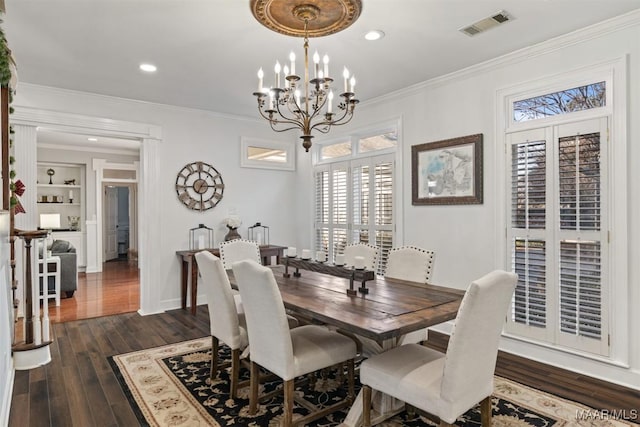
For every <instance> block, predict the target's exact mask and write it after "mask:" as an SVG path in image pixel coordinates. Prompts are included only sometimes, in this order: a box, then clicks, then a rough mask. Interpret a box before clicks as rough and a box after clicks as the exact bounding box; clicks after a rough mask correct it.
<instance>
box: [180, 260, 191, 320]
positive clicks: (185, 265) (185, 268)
mask: <svg viewBox="0 0 640 427" xmlns="http://www.w3.org/2000/svg"><path fill="white" fill-rule="evenodd" d="M188 282H189V262H188V261H186V260H185V259H183V260H182V274H181V283H180V303H181V306H182V309H183V310H186V309H187V286H188Z"/></svg>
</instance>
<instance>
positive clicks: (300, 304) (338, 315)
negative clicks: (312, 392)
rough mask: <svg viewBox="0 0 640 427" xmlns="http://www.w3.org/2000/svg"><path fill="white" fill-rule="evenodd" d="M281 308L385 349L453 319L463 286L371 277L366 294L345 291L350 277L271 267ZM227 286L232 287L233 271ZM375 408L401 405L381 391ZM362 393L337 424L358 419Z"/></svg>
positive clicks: (389, 410) (388, 411)
mask: <svg viewBox="0 0 640 427" xmlns="http://www.w3.org/2000/svg"><path fill="white" fill-rule="evenodd" d="M271 268H272V271H273V273H274V277H275V280H276V282H277V284H278V287H279V289H280V293H281V295H282V301H283V303H284V306H285V308H286V309H287V311H289V312H290V313H291V314H293V315H297V316H300V317H301V318H302V319H305V320H306V321H308V322H312V323H317V324H324V325H328V326H330V327H333V328H335V329H337V330H339V331H342V332H344V333H346V334H351V335H353V336H356V337H357V336H361V337H366V338H369V339H371V340H374V341H375V342H376V343H378V344H379V346H380V348H381V349H382V350H383V351H384V350H388V349H391V348H393V347H395V346H397V345H399V344H400V342H401V339H402V337H403V336H404V335H406V334H408V333H410V332H413V331H418V330H420V329H424V328H427V327H429V326H433V325H437V324H439V323H443V322H446V321H448V320H452V319H454V318H455V317H456V315H457V313H458V308H459V307H460V303H461V301H462V297H463V296H464V290H461V289H455V288H448V287H444V286H437V285H433V284H424V283H415V282H408V281H404V280H397V279H388V278H384V277H382V276H375V278H374V279H373V280H370V281H368V282H367V284H366V285H367V289H368V291H367V292H366V293H361V292H358V293H357V294H356V295H353V294H351V295H349V294H347V289H349V287H350V280H349V279H347V278H344V277H338V276H334V275H331V274H326V273H322V272H318V271H306V270H304V271H300V272H299V273H300V274H299V275H293V274H286V273H285V267H284V266H283V265H278V266H272V267H271ZM229 279H230V282H231V284H232V286H234V287H237V283H236V281H235V278H234V276H233V272H232V271H230V272H229ZM377 406H378V407H377V410H378V411H379V413H380V419H384V418H385V417H388V416H390V415H392V414H394V413H398V412H400V410H401V405H399V404H398V402H397V401H395V399H393V398H391V397H389V396H385V395H382V394H380V395H379V396H378V403H377ZM361 417H362V393H360V394H358V396H357V398H356V400H355V401H354V404H353V405H352V407H351V410H350V411H349V413H348V415H347V417H346V418H345V420H344V421H343V423H342V424H341V425H342V426H357V425H360V424H361Z"/></svg>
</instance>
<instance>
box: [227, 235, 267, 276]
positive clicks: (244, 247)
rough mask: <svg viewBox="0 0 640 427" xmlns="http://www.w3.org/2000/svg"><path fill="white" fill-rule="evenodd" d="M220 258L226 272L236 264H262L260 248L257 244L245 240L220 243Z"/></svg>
mask: <svg viewBox="0 0 640 427" xmlns="http://www.w3.org/2000/svg"><path fill="white" fill-rule="evenodd" d="M219 249H220V258H221V259H222V265H223V266H224V269H225V270H230V269H231V266H232V265H233V263H234V262H238V261H243V260H247V259H249V260H252V261H255V262H257V263H258V264H261V262H260V246H259V245H258V243H257V242H254V241H251V240H245V239H235V240H229V241H228V242H222V243H220V248H219Z"/></svg>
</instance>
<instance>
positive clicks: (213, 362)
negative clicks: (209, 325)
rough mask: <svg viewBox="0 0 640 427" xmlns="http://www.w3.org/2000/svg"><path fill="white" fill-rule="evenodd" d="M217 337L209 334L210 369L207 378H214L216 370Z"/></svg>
mask: <svg viewBox="0 0 640 427" xmlns="http://www.w3.org/2000/svg"><path fill="white" fill-rule="evenodd" d="M218 347H219V342H218V338H216V337H214V336H213V335H212V336H211V370H210V371H209V378H211V379H214V378H215V377H216V374H217V372H218V350H219V348H218Z"/></svg>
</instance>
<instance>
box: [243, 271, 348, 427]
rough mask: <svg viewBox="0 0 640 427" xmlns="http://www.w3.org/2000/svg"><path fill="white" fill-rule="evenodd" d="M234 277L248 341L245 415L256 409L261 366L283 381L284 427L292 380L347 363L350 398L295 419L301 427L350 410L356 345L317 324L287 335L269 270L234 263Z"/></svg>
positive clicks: (288, 421) (290, 405) (289, 416)
mask: <svg viewBox="0 0 640 427" xmlns="http://www.w3.org/2000/svg"><path fill="white" fill-rule="evenodd" d="M233 274H234V276H235V279H236V282H237V284H238V288H239V289H240V295H241V297H242V301H243V304H244V307H245V315H246V320H247V328H248V333H249V341H250V342H251V379H250V382H251V392H250V397H249V414H251V415H253V414H255V413H256V411H257V408H258V387H259V377H258V372H259V366H261V367H263V368H265V369H267V370H269V371H270V372H272V373H273V374H275V375H277V376H278V377H280V378H282V380H283V381H284V384H283V389H284V416H283V424H284V426H286V427H288V426H291V425H292V424H293V401H294V379H295V378H296V377H299V376H302V375H306V374H308V373H311V372H315V371H317V370H320V369H323V368H327V367H331V366H333V365H337V364H341V363H343V362H348V363H347V364H348V382H349V396H348V398H347V399H345V400H343V401H341V402H338V403H337V404H334V405H331V406H329V407H326V408H322V412H320V413H317V412H315V411H314V412H312V413H310V414H308V415H306V416H304V417H303V418H302V419H297V420H296V421H295V423H296V424H300V425H302V424H305V423H307V422H309V421H311V420H314V419H316V418H318V417H320V416H323V415H326V414H327V413H330V412H331V411H334V410H338V409H341V408H344V407H346V406H348V405H350V404H351V401H352V399H353V395H354V388H353V387H354V386H353V381H354V371H353V369H354V365H353V359H354V358H355V356H356V345H355V343H354V341H353V340H351V339H350V338H347V337H345V336H344V335H341V334H339V333H337V332H331V331H328V330H327V329H326V328H324V327H322V326H317V325H305V326H300V327H298V328H295V329H291V330H290V329H289V328H288V327H287V316H286V313H285V308H284V304H283V301H282V296H281V295H280V290H279V289H278V285H277V283H276V280H275V277H274V276H273V271H272V270H271V269H269V268H267V267H263V266H261V265H259V264H257V263H256V262H253V261H240V262H237V263H235V264H233ZM306 403H307V404H310V402H306ZM305 406H306V405H305ZM307 408H308V407H307Z"/></svg>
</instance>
